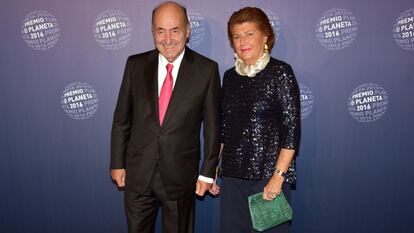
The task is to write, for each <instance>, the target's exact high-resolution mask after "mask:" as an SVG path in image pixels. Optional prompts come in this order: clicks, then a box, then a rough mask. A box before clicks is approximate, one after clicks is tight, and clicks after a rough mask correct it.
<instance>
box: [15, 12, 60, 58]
mask: <svg viewBox="0 0 414 233" xmlns="http://www.w3.org/2000/svg"><path fill="white" fill-rule="evenodd" d="M21 32H22V37H23V40H24V41H25V42H26V43H27V44H28V45H29V46H30V47H32V48H33V49H34V50H37V51H44V50H48V49H50V48H52V47H53V46H55V45H56V43H57V42H58V40H59V35H60V28H59V24H58V22H57V20H56V18H55V17H54V16H53V15H52V14H50V13H49V12H47V11H44V10H37V11H33V12H31V13H29V14H27V15H26V16H25V17H24V20H23V22H22V31H21Z"/></svg>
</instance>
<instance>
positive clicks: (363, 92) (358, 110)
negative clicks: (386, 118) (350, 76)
mask: <svg viewBox="0 0 414 233" xmlns="http://www.w3.org/2000/svg"><path fill="white" fill-rule="evenodd" d="M388 102H389V98H388V95H387V92H386V91H385V90H384V88H382V87H381V86H380V85H378V84H374V83H366V84H363V85H361V86H359V87H357V88H355V90H354V91H353V92H352V94H351V96H350V97H349V99H348V110H349V112H350V113H351V115H352V116H353V117H354V118H355V119H357V120H358V121H359V122H364V123H366V122H373V121H376V120H378V119H380V118H381V117H382V116H383V115H384V114H385V111H386V110H387V107H388Z"/></svg>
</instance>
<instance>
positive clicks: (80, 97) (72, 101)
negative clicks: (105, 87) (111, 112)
mask: <svg viewBox="0 0 414 233" xmlns="http://www.w3.org/2000/svg"><path fill="white" fill-rule="evenodd" d="M60 103H61V104H62V108H63V110H64V111H65V112H66V113H67V114H68V115H69V116H70V117H71V118H73V119H75V120H85V119H89V118H91V117H92V116H93V115H94V114H95V113H96V111H97V110H98V103H99V100H98V95H97V94H96V91H95V89H94V88H93V87H92V86H90V85H89V84H87V83H84V82H74V83H71V84H69V85H67V86H66V87H65V89H64V90H63V92H62V96H61V102H60Z"/></svg>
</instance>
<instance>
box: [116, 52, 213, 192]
mask: <svg viewBox="0 0 414 233" xmlns="http://www.w3.org/2000/svg"><path fill="white" fill-rule="evenodd" d="M157 73H158V51H157V50H153V51H149V52H146V53H142V54H137V55H133V56H130V57H129V58H128V60H127V63H126V67H125V73H124V77H123V81H122V84H121V89H120V92H119V97H118V102H117V105H116V109H115V113H114V120H113V125H112V135H111V169H117V168H125V169H126V191H134V192H137V193H142V192H144V191H145V190H146V189H147V187H148V185H149V184H150V181H151V178H152V175H153V172H154V168H155V166H156V164H158V166H159V171H160V175H161V180H162V182H163V185H164V188H165V190H166V192H167V193H168V196H169V197H170V198H171V199H178V198H180V197H182V196H183V195H188V194H189V193H193V192H194V190H195V183H196V180H197V177H198V172H199V171H198V170H199V160H200V128H201V124H202V122H204V161H203V163H202V166H201V170H200V174H201V175H203V176H207V177H214V171H215V167H216V165H217V159H218V154H219V111H220V107H219V105H220V78H219V73H218V65H217V63H215V62H214V61H212V60H210V59H208V58H206V57H203V56H201V55H200V54H198V53H196V52H194V51H192V50H190V49H189V48H186V49H185V53H184V57H183V60H182V62H181V65H180V69H179V72H178V77H177V79H176V84H175V86H174V90H173V94H172V97H171V100H170V104H169V105H168V109H167V112H166V115H165V118H164V123H163V125H162V127H160V125H159V119H158V78H157V77H158V76H157Z"/></svg>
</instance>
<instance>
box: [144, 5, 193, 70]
mask: <svg viewBox="0 0 414 233" xmlns="http://www.w3.org/2000/svg"><path fill="white" fill-rule="evenodd" d="M152 34H153V36H154V43H155V46H156V47H157V49H158V51H159V52H160V53H161V54H162V55H163V56H164V57H165V58H166V59H167V60H168V62H174V60H175V59H176V58H177V57H178V56H179V55H180V53H181V52H182V51H183V49H184V47H185V44H186V41H187V38H188V37H189V36H190V27H189V26H188V25H186V24H185V21H184V16H183V12H182V10H181V9H180V8H179V7H177V6H174V5H167V6H162V7H160V8H159V9H158V10H157V11H156V12H155V14H154V19H153V25H152Z"/></svg>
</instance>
